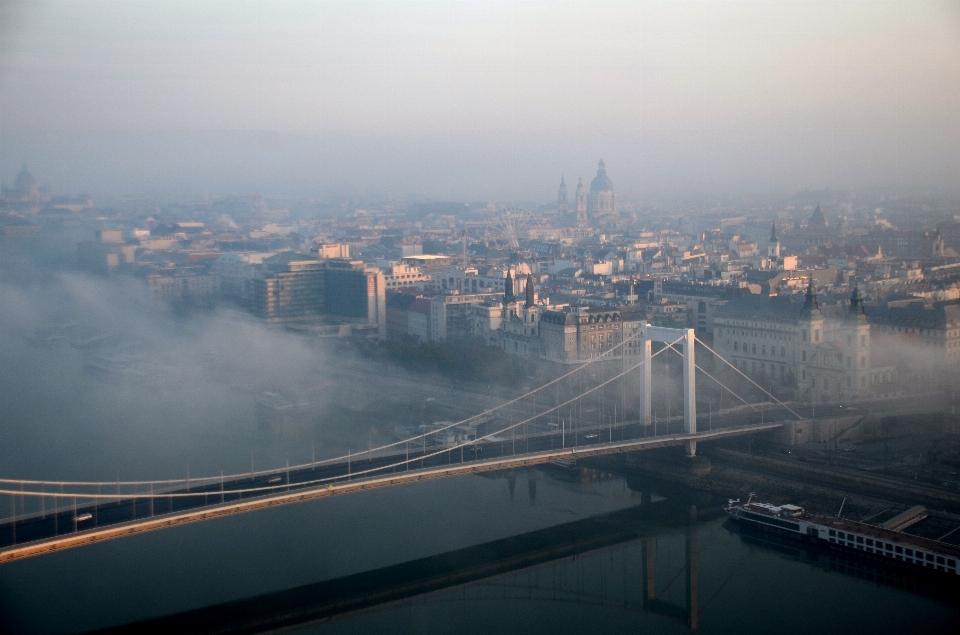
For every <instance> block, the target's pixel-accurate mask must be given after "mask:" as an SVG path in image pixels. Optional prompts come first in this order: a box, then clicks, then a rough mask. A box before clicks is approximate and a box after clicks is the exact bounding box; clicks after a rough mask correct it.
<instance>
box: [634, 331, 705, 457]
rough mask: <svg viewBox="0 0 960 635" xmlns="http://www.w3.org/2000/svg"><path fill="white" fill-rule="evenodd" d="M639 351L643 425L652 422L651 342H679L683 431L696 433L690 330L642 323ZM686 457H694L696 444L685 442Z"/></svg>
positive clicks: (693, 370)
mask: <svg viewBox="0 0 960 635" xmlns="http://www.w3.org/2000/svg"><path fill="white" fill-rule="evenodd" d="M640 338H641V339H640V348H641V349H642V350H643V382H642V383H643V393H642V402H643V404H642V408H643V424H644V425H650V424H652V423H653V416H652V408H653V386H652V384H653V381H652V379H653V372H652V368H651V362H652V355H651V343H653V342H663V343H665V344H675V343H678V342H679V343H680V345H681V347H682V350H683V431H684V432H687V433H694V432H696V431H697V364H696V358H695V357H694V341H695V340H696V335H695V334H694V331H693V329H672V328H667V327H663V326H651V325H649V324H644V325H643V326H641V327H640ZM686 450H687V456H691V457H692V456H696V454H697V442H696V441H687V442H686Z"/></svg>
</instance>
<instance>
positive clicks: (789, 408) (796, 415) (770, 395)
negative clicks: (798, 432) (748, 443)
mask: <svg viewBox="0 0 960 635" xmlns="http://www.w3.org/2000/svg"><path fill="white" fill-rule="evenodd" d="M695 339H696V341H698V342H700V345H701V346H703V347H704V348H705V349H707V350H708V351H710V352H711V353H713V354H714V355H716V356H717V357H718V358H719V359H720V360H721V361H722V362H723V363H724V364H726V365H727V366H729V367H730V368H732V369H733V370H735V371H737V372H738V373H740V374H741V375H743V377H744V378H745V379H746V380H747V381H749V382H750V383H751V384H753V385H754V386H756V387H757V388H759V389H760V390H761V391H762V392H763V393H764V394H765V395H767V396H769V397H770V398H771V399H773V400H774V401H776V402H777V403H778V404H780V405H781V406H783V407H784V408H786V409H787V410H788V411H789V412H790V413H791V414H793V415H794V416H795V417H796V418H797V419H799V420H801V421H803V420H804V417H801V416H800V415H799V414H797V413H796V411H794V410H793V409H792V408H791V407H790V406H788V405H787V404H785V403H783V402H782V401H780V400H779V399H777V398H776V397H774V396H773V395H772V394H770V393H769V392H768V391H767V390H766V389H765V388H764V387H763V386H761V385H760V384H758V383H757V382H755V381H753V380H752V379H750V377H749V376H748V375H746V374H745V373H743V372H742V371H741V370H740V369H739V368H737V367H736V366H734V365H733V364H731V363H730V362H728V361H727V360H726V359H725V358H724V357H723V356H722V355H721V354H720V353H718V352H717V351H715V350H713V349H712V348H710V347H709V346H707V345H706V344H705V343H704V342H703V340H701V339H700V338H699V337H695Z"/></svg>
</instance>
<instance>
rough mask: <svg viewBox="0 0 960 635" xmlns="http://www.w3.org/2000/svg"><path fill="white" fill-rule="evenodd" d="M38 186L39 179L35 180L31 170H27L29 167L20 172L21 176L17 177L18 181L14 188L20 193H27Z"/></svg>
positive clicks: (15, 182)
mask: <svg viewBox="0 0 960 635" xmlns="http://www.w3.org/2000/svg"><path fill="white" fill-rule="evenodd" d="M36 184H37V179H35V178H33V175H32V174H30V170H28V169H27V166H23V169H22V170H20V174H18V175H17V180H16V181H14V183H13V186H14V188H16V189H17V190H18V191H20V192H26V191H27V190H29V189H30V188H31V187H32V186H34V185H36Z"/></svg>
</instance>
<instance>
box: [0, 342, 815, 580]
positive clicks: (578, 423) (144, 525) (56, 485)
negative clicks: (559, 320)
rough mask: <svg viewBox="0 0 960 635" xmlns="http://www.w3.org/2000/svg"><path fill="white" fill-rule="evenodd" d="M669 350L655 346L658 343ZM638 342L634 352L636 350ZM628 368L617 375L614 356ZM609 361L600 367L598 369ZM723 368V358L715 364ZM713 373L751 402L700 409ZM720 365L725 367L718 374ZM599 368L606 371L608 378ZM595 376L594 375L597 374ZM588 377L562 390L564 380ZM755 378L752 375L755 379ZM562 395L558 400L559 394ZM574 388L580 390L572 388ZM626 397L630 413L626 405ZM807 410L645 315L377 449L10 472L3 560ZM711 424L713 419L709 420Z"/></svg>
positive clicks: (1, 531)
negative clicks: (57, 477) (666, 397)
mask: <svg viewBox="0 0 960 635" xmlns="http://www.w3.org/2000/svg"><path fill="white" fill-rule="evenodd" d="M654 344H657V345H658V350H657V351H656V352H653V345H654ZM697 348H700V349H701V350H702V351H703V352H706V353H709V354H711V355H713V356H714V357H715V358H716V360H718V362H719V363H718V366H719V367H721V368H729V369H731V370H730V371H727V372H728V373H730V372H732V376H734V377H737V378H738V380H739V381H741V383H742V384H744V385H748V386H750V385H752V386H753V387H755V388H756V390H758V391H759V393H760V394H761V395H763V396H764V397H765V398H767V399H766V400H765V401H764V402H763V403H762V404H756V403H750V402H748V401H747V400H746V399H744V398H743V397H741V396H740V395H738V394H737V393H736V392H735V391H734V390H732V389H731V388H730V387H728V386H727V385H725V384H723V383H722V382H721V381H720V379H718V378H717V377H716V375H715V374H713V373H710V372H709V371H708V370H707V369H705V368H703V367H702V366H701V365H699V364H697V362H696V354H695V350H696V349H697ZM628 350H631V351H633V353H638V354H632V355H628V354H627V353H626V351H628ZM671 352H672V353H673V354H676V355H679V356H680V357H682V359H683V364H682V373H681V382H682V385H683V391H682V392H683V399H682V404H683V408H682V413H680V414H677V415H675V416H674V415H672V413H671V412H670V411H669V410H668V413H667V417H665V418H664V417H661V416H660V413H659V412H657V410H655V409H654V408H653V399H652V394H653V393H652V387H653V370H652V367H653V359H654V358H656V357H657V356H660V355H667V354H670V353H671ZM611 363H617V367H616V368H615V369H614V370H613V372H611V376H609V377H608V376H606V366H608V365H610V364H611ZM598 367H600V368H602V369H604V370H603V371H602V372H600V373H597V372H596V371H597V368H598ZM712 370H714V371H715V372H717V371H716V370H715V369H712ZM698 374H699V376H701V377H703V378H704V379H706V380H707V381H708V382H712V384H713V385H714V387H715V389H719V390H721V391H726V392H728V393H729V394H730V395H732V396H733V397H734V399H735V400H737V401H739V402H740V404H741V405H739V406H738V407H736V408H730V409H727V410H722V409H721V410H718V411H717V412H713V411H712V409H711V410H710V412H709V414H708V415H707V416H706V417H705V416H704V415H703V413H702V412H701V413H700V414H699V416H698V413H697V401H698V400H697V393H696V385H697V381H696V380H697V377H698ZM718 374H719V373H718ZM598 375H599V377H598ZM587 379H590V385H586V383H587V382H586V380H587ZM637 379H638V380H639V384H640V386H639V390H638V391H637V392H638V397H639V407H638V408H637V412H638V413H639V417H637V418H635V419H633V420H629V419H625V418H618V417H617V416H616V409H615V408H614V414H613V415H612V416H609V417H607V416H606V415H605V413H604V412H603V411H601V412H599V413H598V412H596V410H593V411H592V413H591V410H590V409H589V408H588V409H587V416H584V414H583V411H584V409H583V405H584V402H586V401H588V400H592V399H597V401H598V402H600V400H601V397H602V395H603V394H604V393H603V391H604V390H605V389H607V387H609V386H611V385H612V384H615V382H620V385H630V383H629V382H631V381H634V380H637ZM577 382H579V385H580V387H579V388H578V389H576V390H574V391H573V392H575V394H574V395H573V396H566V397H562V396H561V394H560V388H561V386H566V387H567V388H568V389H569V386H570V385H576V384H577ZM744 382H746V383H744ZM551 394H553V395H555V398H554V399H553V400H552V401H553V403H552V404H549V403H547V404H546V405H544V403H545V402H549V401H551V400H550V399H549V396H550V395H551ZM567 394H569V393H567ZM625 410H626V409H625V408H624V409H623V410H621V412H625ZM794 418H795V419H803V418H804V417H802V416H801V415H800V414H798V413H797V412H796V411H795V410H794V409H793V408H792V407H791V405H790V404H787V403H783V402H781V401H779V400H777V399H776V397H774V396H773V395H772V394H770V393H769V392H768V391H767V390H766V389H764V388H763V387H762V386H760V385H759V384H757V383H756V382H755V381H754V380H753V379H751V378H750V377H748V376H747V375H745V374H744V373H742V372H741V371H740V370H739V369H738V368H736V367H735V366H734V365H733V364H730V363H729V362H727V361H726V360H725V359H723V358H722V357H720V356H719V355H717V354H716V352H714V351H713V350H712V349H711V348H710V347H709V346H708V345H706V344H705V343H703V342H702V341H700V340H699V339H697V338H696V337H695V335H694V331H693V330H692V329H669V328H662V327H655V326H650V325H644V326H643V327H641V328H640V329H639V330H638V332H637V333H636V334H635V335H633V336H630V337H628V338H624V341H622V342H621V343H619V344H617V345H615V346H612V347H610V348H609V349H608V350H606V351H604V353H602V354H601V355H599V356H598V357H596V358H594V359H592V360H589V361H587V362H585V363H583V364H581V365H579V366H577V367H576V368H574V369H573V370H570V371H569V372H567V373H565V374H563V375H562V376H560V377H558V378H556V379H553V380H552V381H549V382H547V383H545V384H543V385H542V386H540V387H538V388H535V389H533V390H531V391H529V392H527V393H526V394H523V395H521V396H519V397H516V398H514V399H511V400H508V401H506V402H505V403H503V404H500V405H498V406H496V407H494V408H491V409H488V410H486V411H484V412H482V413H479V414H477V415H474V416H472V417H469V418H467V419H464V420H462V421H458V422H454V423H449V424H447V425H442V426H439V427H435V428H433V429H429V430H425V431H424V432H422V433H421V434H417V435H412V436H410V437H409V438H405V439H403V440H399V441H395V442H393V443H388V444H385V445H382V446H380V447H376V448H374V447H370V448H369V449H368V450H367V451H366V452H363V453H360V454H354V453H352V452H349V453H348V454H347V455H346V456H341V457H336V458H332V459H325V460H322V461H315V460H311V461H310V462H309V463H303V464H299V465H294V466H289V465H288V466H286V467H285V468H282V469H279V470H261V471H256V472H255V471H252V470H251V471H250V472H247V473H240V474H230V475H224V474H222V473H221V474H220V475H218V476H213V477H204V478H199V479H198V478H194V479H190V478H189V476H188V477H187V478H186V479H168V480H153V481H119V480H118V481H111V482H97V481H41V480H25V479H10V478H4V479H0V499H2V498H6V499H7V500H9V501H10V511H11V512H12V513H10V515H9V516H8V517H7V518H5V519H3V520H2V521H0V563H3V562H8V561H12V560H17V559H22V558H29V557H32V556H38V555H42V554H46V553H52V552H55V551H60V550H63V549H69V548H73V547H79V546H82V545H88V544H93V543H97V542H102V541H105V540H111V539H114V538H120V537H123V536H130V535H134V534H139V533H143V532H147V531H154V530H158V529H164V528H169V527H176V526H179V525H183V524H187V523H193V522H200V521H205V520H212V519H215V518H222V517H225V516H230V515H235V514H240V513H244V512H250V511H256V510H260V509H266V508H270V507H275V506H278V505H286V504H292V503H298V502H303V501H308V500H313V499H318V498H324V497H329V496H337V495H343V494H349V493H354V492H359V491H363V490H369V489H374V488H381V487H391V486H398V485H403V484H407V483H413V482H417V481H424V480H430V479H436V478H445V477H451V476H461V475H465V474H476V473H480V472H487V471H495V470H505V469H512V468H519V467H527V466H533V465H538V464H544V463H551V462H553V463H559V464H561V465H570V464H571V461H576V460H577V459H581V458H587V457H595V456H601V455H606V454H615V453H622V452H635V451H640V450H647V449H651V448H659V447H665V446H674V445H681V446H684V447H685V448H686V454H687V455H688V456H690V457H693V456H694V455H695V454H696V448H697V443H699V442H702V441H710V440H715V439H721V438H726V437H731V436H737V435H744V434H755V433H758V432H763V431H768V430H773V429H776V428H779V427H781V426H782V425H783V421H785V420H786V419H794ZM704 423H706V428H707V429H706V430H704V429H703V427H704V425H703V424H704Z"/></svg>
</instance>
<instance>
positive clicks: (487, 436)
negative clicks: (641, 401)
mask: <svg viewBox="0 0 960 635" xmlns="http://www.w3.org/2000/svg"><path fill="white" fill-rule="evenodd" d="M681 339H682V338H681ZM679 341H680V339H678V340H676V341H675V342H673V343H674V344H676V343H677V342H679ZM668 346H669V344H668ZM666 351H667V347H664V348H662V349H661V350H659V351H657V352H656V353H654V354H653V355H651V356H650V358H651V359H653V358H654V357H656V356H657V355H660V354H661V353H665V352H666ZM644 363H645V362H644V361H640V362H639V363H637V364H634V365H633V366H631V367H630V368H628V369H626V370H624V371H623V372H621V373H618V374H616V375H614V376H613V377H611V378H610V379H607V380H606V381H604V382H601V383H599V384H597V385H596V386H592V387H590V388H588V389H586V390H585V391H584V392H582V393H580V394H579V395H576V396H575V397H571V398H570V399H568V400H566V401H564V402H563V403H559V404H556V405H554V406H551V407H549V408H547V409H546V410H544V411H542V412H539V413H537V414H535V415H533V416H532V417H529V418H527V419H524V420H522V421H518V422H516V423H513V424H510V425H508V426H506V427H504V428H500V429H498V430H495V431H493V432H489V433H487V434H485V435H484V436H482V437H478V438H476V439H472V440H469V441H464V442H461V443H459V444H456V445H453V446H449V447H444V448H443V449H440V450H437V451H435V452H432V453H429V454H428V453H424V454H422V455H420V456H415V457H413V458H408V459H404V460H401V461H397V462H394V463H390V464H387V465H380V466H377V467H372V468H368V469H365V470H360V471H358V472H352V473H348V474H338V475H335V476H327V477H323V478H319V479H312V480H309V481H300V482H297V483H295V484H294V486H295V487H296V488H297V489H303V488H306V487H311V486H315V485H322V484H325V483H334V482H338V481H341V480H344V479H355V478H357V477H361V476H365V475H371V474H376V473H384V472H387V471H390V470H393V469H395V468H398V467H403V466H406V465H409V464H412V463H416V462H418V461H423V460H425V459H430V458H433V457H435V456H439V455H441V454H445V453H447V452H452V451H454V450H458V449H460V448H465V447H469V446H471V445H476V444H477V443H478V442H480V441H483V440H487V439H490V437H495V436H496V435H498V434H502V433H504V432H507V431H509V430H512V429H514V428H517V427H519V426H521V425H524V424H526V423H530V422H531V421H534V420H536V419H538V418H539V417H542V416H544V415H546V414H549V413H551V412H554V411H556V410H559V409H560V408H563V407H565V406H568V405H570V404H572V403H574V402H575V401H577V400H578V399H582V398H583V397H585V396H587V395H589V394H591V393H593V392H595V391H597V390H600V389H601V388H603V387H604V386H606V385H607V384H610V383H612V382H614V381H616V380H617V379H620V378H621V377H623V376H625V375H627V374H628V373H630V372H632V371H634V370H636V369H637V368H639V367H640V366H643V365H644ZM305 465H309V464H305ZM284 469H285V468H284ZM284 469H280V470H268V471H266V472H265V473H266V474H275V473H277V472H280V471H284ZM248 474H249V473H244V474H242V475H241V476H243V477H248ZM216 478H218V479H219V478H220V477H216ZM224 478H226V477H224ZM177 482H181V481H177ZM26 484H30V483H26ZM110 484H111V485H116V483H115V482H112V483H110ZM84 485H96V483H92V484H90V483H84ZM283 488H289V484H283V485H270V486H264V487H252V488H243V489H229V490H226V491H224V492H223V493H225V494H227V495H229V496H235V495H242V494H249V493H266V492H275V491H277V490H278V489H283ZM220 493H221V492H220V491H199V492H153V493H142V494H138V493H132V494H100V493H98V494H93V493H86V492H43V491H40V492H38V491H29V490H8V489H0V495H13V496H27V497H31V498H39V497H48V498H55V499H59V498H79V499H82V500H121V499H122V500H130V499H149V498H197V497H199V496H211V495H213V496H215V495H217V494H220Z"/></svg>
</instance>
